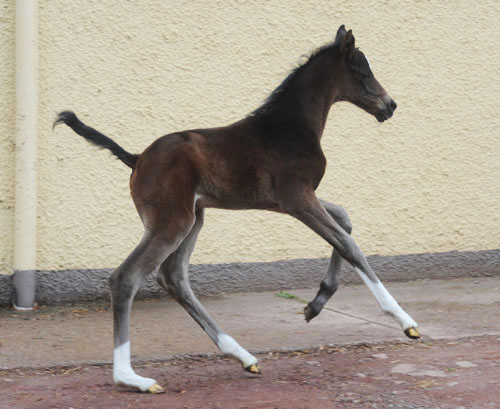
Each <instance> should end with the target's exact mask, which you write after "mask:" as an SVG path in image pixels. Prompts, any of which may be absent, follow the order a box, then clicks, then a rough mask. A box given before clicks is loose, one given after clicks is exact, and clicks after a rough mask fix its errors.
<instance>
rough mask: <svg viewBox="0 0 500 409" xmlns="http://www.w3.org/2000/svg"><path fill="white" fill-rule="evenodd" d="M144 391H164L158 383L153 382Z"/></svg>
mask: <svg viewBox="0 0 500 409" xmlns="http://www.w3.org/2000/svg"><path fill="white" fill-rule="evenodd" d="M146 392H148V393H165V389H163V388H162V387H161V386H160V385H158V384H157V383H155V384H154V385H152V386H150V387H149V388H148V390H147V391H146Z"/></svg>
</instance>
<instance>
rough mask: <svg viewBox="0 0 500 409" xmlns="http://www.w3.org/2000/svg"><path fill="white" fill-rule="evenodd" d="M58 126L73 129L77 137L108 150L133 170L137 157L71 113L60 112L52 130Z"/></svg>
mask: <svg viewBox="0 0 500 409" xmlns="http://www.w3.org/2000/svg"><path fill="white" fill-rule="evenodd" d="M59 124H66V125H68V126H69V127H70V128H71V129H73V131H75V132H76V133H77V134H78V135H81V136H83V137H84V138H85V139H86V140H87V141H89V142H90V143H92V144H94V145H96V146H98V147H99V148H105V149H109V150H110V151H111V153H112V154H113V155H115V156H116V157H117V158H118V159H120V160H121V161H122V162H123V163H124V164H125V165H127V166H128V167H129V168H132V169H134V168H135V164H136V163H137V159H138V158H139V155H134V154H132V153H129V152H127V151H126V150H125V149H123V148H122V147H121V146H120V145H118V144H117V143H116V142H114V141H113V140H111V139H110V138H108V137H107V136H105V135H103V134H102V133H100V132H99V131H96V130H95V129H94V128H91V127H89V126H87V125H85V124H84V123H83V122H82V121H80V120H79V119H78V118H77V116H76V115H75V113H74V112H73V111H63V112H60V113H59V114H58V115H57V118H56V120H55V121H54V128H55V127H56V125H59Z"/></svg>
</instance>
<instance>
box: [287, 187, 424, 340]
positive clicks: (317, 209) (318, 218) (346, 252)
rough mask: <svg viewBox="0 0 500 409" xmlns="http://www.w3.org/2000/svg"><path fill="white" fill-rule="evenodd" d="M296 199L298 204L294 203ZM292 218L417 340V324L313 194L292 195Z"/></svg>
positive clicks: (290, 212) (290, 209)
mask: <svg viewBox="0 0 500 409" xmlns="http://www.w3.org/2000/svg"><path fill="white" fill-rule="evenodd" d="M297 198H298V200H297ZM285 209H286V212H287V213H289V214H290V215H292V216H294V217H295V218H297V219H298V220H300V221H302V222H303V223H304V224H306V225H307V226H309V227H310V228H311V229H312V230H314V231H315V232H316V233H318V234H319V235H320V236H321V237H323V238H324V239H325V240H326V241H328V243H330V244H331V245H332V246H333V247H334V248H335V249H336V250H337V251H338V252H339V254H340V255H341V256H342V258H344V259H345V260H347V261H348V262H349V263H350V264H351V265H352V266H353V267H354V269H355V270H356V272H357V273H358V274H359V275H360V277H361V279H362V280H363V282H364V283H365V284H366V285H367V287H368V288H369V289H370V291H371V292H372V294H373V295H374V296H375V299H376V300H377V302H378V304H379V305H380V308H381V309H382V311H383V312H384V313H385V314H387V315H389V316H391V317H392V318H393V319H394V320H395V321H396V322H398V323H399V325H401V328H402V329H403V331H404V332H405V334H406V335H407V336H408V337H410V338H419V337H420V335H419V333H418V330H417V323H416V322H415V321H414V320H413V318H411V317H410V316H409V315H408V314H407V313H406V312H405V311H404V310H403V309H402V308H401V306H400V305H399V304H398V303H397V302H396V300H395V299H394V298H393V297H392V295H391V294H390V293H389V292H388V291H387V289H386V288H385V287H384V285H383V284H382V283H381V282H380V280H379V279H378V278H377V276H376V275H375V273H374V272H373V270H372V269H371V267H370V265H369V264H368V262H367V261H366V258H365V256H364V255H363V253H362V252H361V250H360V249H359V247H358V246H357V244H356V242H355V241H354V239H353V238H352V237H351V236H350V235H349V234H347V233H346V232H345V231H344V229H343V228H342V227H341V226H340V225H339V224H338V223H337V222H336V221H335V220H334V219H333V218H332V217H331V216H330V215H329V214H328V212H327V211H326V210H325V208H324V206H323V205H322V204H321V203H320V201H319V200H318V199H317V198H316V196H315V195H314V193H309V194H302V195H300V194H298V195H295V200H294V203H293V204H292V205H289V206H286V207H285Z"/></svg>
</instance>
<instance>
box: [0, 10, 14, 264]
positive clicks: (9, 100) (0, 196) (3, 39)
mask: <svg viewBox="0 0 500 409" xmlns="http://www.w3.org/2000/svg"><path fill="white" fill-rule="evenodd" d="M15 81H16V77H15V14H14V1H13V0H0V274H5V273H10V272H11V268H12V255H13V240H14V236H13V228H14V174H15V172H14V164H15V162H14V140H15V129H16V128H15V116H14V113H15V98H16V89H15Z"/></svg>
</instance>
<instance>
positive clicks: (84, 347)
mask: <svg viewBox="0 0 500 409" xmlns="http://www.w3.org/2000/svg"><path fill="white" fill-rule="evenodd" d="M386 286H387V288H388V289H389V291H390V292H391V293H392V294H393V296H394V297H395V298H396V300H397V301H398V302H399V303H400V304H401V305H402V306H403V308H404V309H405V310H406V311H407V312H408V313H409V314H410V315H411V316H412V317H413V318H414V319H415V320H416V321H417V322H418V323H419V329H420V332H421V333H422V335H423V336H424V338H427V339H429V338H430V339H441V338H451V339H453V338H460V337H466V336H479V335H498V336H500V274H499V275H498V276H495V277H484V278H458V279H450V280H418V281H413V282H406V283H387V285H386ZM316 290H317V289H316V288H314V289H302V290H289V291H287V290H283V292H282V293H281V294H279V293H277V292H276V291H273V292H263V293H245V294H229V295H223V296H217V297H206V298H203V299H202V300H201V301H202V303H203V304H204V305H205V306H206V307H207V309H208V310H209V311H210V312H211V314H212V315H213V317H214V318H215V319H216V320H217V322H218V323H219V325H220V326H221V327H222V328H223V329H224V331H226V332H227V333H229V334H230V335H232V336H233V337H234V338H236V339H237V340H238V342H240V344H241V345H242V346H244V347H245V348H247V349H249V350H250V351H275V350H287V349H295V348H306V347H312V346H320V345H328V344H352V343H362V342H383V341H395V340H398V339H401V340H403V339H406V338H405V336H404V334H403V333H402V331H401V330H400V329H399V328H398V326H397V325H396V324H395V322H394V321H392V320H391V319H390V318H388V317H386V316H384V315H383V314H382V312H381V311H380V309H379V308H378V306H377V304H376V302H375V299H374V298H373V296H372V295H371V294H370V292H369V291H368V289H367V288H366V287H364V286H344V287H341V288H340V289H339V291H338V292H337V294H335V296H334V297H333V298H332V299H331V300H330V302H329V303H328V304H327V306H326V307H325V309H324V310H323V312H322V313H321V314H320V315H319V316H318V317H316V318H315V319H314V320H312V321H311V322H310V323H309V324H308V323H306V321H305V320H304V317H303V313H302V310H303V308H304V301H308V300H310V299H311V298H312V297H313V296H314V294H315V292H316ZM286 297H290V298H286ZM131 326H132V331H131V341H132V354H133V357H134V358H135V359H137V360H153V359H160V360H164V359H168V358H170V357H172V356H175V355H177V356H178V355H184V354H206V353H214V352H217V349H216V348H215V346H214V345H213V344H212V343H211V341H210V340H209V339H208V337H207V336H206V335H205V334H204V333H203V331H202V330H201V329H200V328H199V327H198V325H197V324H196V323H195V322H194V321H193V320H192V319H191V318H190V317H189V316H188V314H187V313H186V312H185V311H184V310H183V309H182V308H181V307H180V306H178V305H177V304H176V303H175V302H174V301H173V300H171V299H168V298H165V299H154V300H140V301H136V302H135V303H134V307H133V313H132V325H131ZM111 356H112V319H111V310H110V308H109V303H105V302H99V303H86V304H77V305H71V304H66V305H61V306H48V307H47V306H45V307H44V306H42V307H41V308H40V309H39V310H37V311H34V312H28V313H20V312H15V311H13V310H11V309H9V308H2V309H0V369H11V368H19V367H21V368H22V367H48V366H55V365H82V364H85V363H92V362H93V363H97V362H110V360H111Z"/></svg>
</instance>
